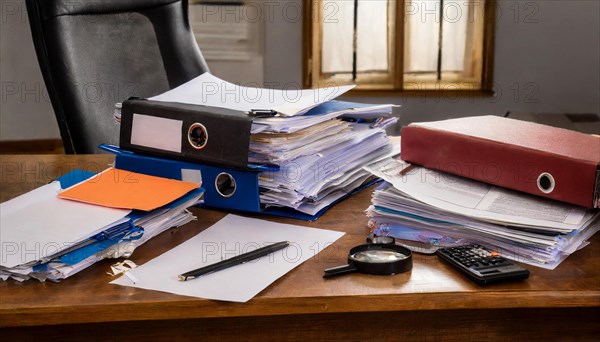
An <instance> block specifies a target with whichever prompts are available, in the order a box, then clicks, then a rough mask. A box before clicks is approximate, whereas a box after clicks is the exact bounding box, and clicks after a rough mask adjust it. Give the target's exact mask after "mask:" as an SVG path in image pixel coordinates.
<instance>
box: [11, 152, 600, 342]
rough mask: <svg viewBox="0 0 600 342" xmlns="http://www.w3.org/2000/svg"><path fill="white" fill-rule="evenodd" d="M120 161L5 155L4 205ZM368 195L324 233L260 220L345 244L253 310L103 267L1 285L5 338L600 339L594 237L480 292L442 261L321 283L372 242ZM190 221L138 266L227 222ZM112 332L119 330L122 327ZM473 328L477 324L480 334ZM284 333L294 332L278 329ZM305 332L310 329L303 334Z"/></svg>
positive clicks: (334, 214) (214, 214) (424, 259)
mask: <svg viewBox="0 0 600 342" xmlns="http://www.w3.org/2000/svg"><path fill="white" fill-rule="evenodd" d="M112 160H113V157H112V156H109V155H93V156H64V155H61V156H48V155H46V156H0V172H1V173H0V186H1V187H0V189H1V191H0V200H1V201H2V202H4V201H6V200H8V199H10V198H13V197H15V196H18V195H20V194H22V193H24V192H26V191H29V190H31V189H34V188H36V187H39V186H41V185H43V184H46V183H47V182H48V181H50V180H51V179H53V178H55V177H57V176H59V175H61V174H64V173H65V172H68V171H70V170H72V169H74V168H80V169H85V170H89V171H100V170H103V169H105V168H106V167H107V165H108V164H109V163H110V162H111V161H112ZM370 195H371V191H363V192H361V193H360V194H358V195H356V196H354V197H352V198H350V199H348V200H346V201H344V202H342V203H339V204H338V205H336V206H335V207H333V208H332V209H331V210H330V211H329V212H327V213H326V214H325V215H324V216H323V217H322V218H320V219H319V220H317V221H316V222H305V221H299V220H293V219H283V218H273V217H260V218H263V219H266V220H270V221H276V222H282V223H291V224H297V225H302V226H308V227H319V228H327V229H333V230H339V231H344V232H346V235H344V236H343V237H342V238H341V239H340V240H338V241H337V242H336V243H334V244H333V245H331V246H330V247H328V248H326V249H325V250H323V251H322V252H321V253H319V254H317V255H316V256H314V257H313V258H311V259H309V260H308V261H306V262H305V263H304V264H302V265H300V266H299V267H297V268H296V269H294V270H293V271H292V272H290V273H288V274H287V275H285V276H284V277H282V278H281V279H279V280H278V281H276V282H275V283H273V284H272V285H271V286H269V287H268V288H267V289H265V290H264V291H263V292H261V293H260V294H259V295H258V296H257V297H255V298H254V299H252V300H251V301H249V302H248V303H227V302H219V301H212V300H205V299H198V298H191V297H184V296H178V295H173V294H168V293H162V292H155V291H148V290H143V289H136V288H130V287H122V286H118V285H110V284H108V283H109V282H110V281H111V280H112V279H113V278H112V277H111V276H109V275H108V274H107V273H106V272H107V271H109V265H110V264H112V263H114V262H115V260H114V259H113V260H104V261H102V262H100V263H98V264H95V265H93V266H91V267H90V268H88V269H86V270H84V271H82V272H80V273H79V274H76V275H75V276H73V277H71V278H68V279H66V280H64V281H63V282H61V283H58V284H56V283H51V282H46V283H40V282H38V281H35V280H34V281H27V282H23V283H18V282H15V281H12V280H9V281H5V282H0V329H1V331H0V333H9V334H17V336H19V334H20V333H23V332H25V333H28V334H31V333H34V332H37V333H38V334H44V336H46V337H48V336H54V337H57V338H59V337H64V336H59V335H56V334H57V333H56V329H54V328H52V329H51V328H45V327H44V326H48V325H61V327H63V328H64V329H66V327H69V329H71V331H73V332H75V333H77V332H78V331H79V332H82V331H87V330H85V329H89V328H91V327H95V328H96V330H98V334H100V335H96V336H103V335H102V334H108V335H106V336H115V334H117V335H118V334H119V332H120V333H122V334H123V336H127V335H131V332H132V331H136V332H137V333H138V334H141V335H139V336H142V335H143V333H142V332H146V333H148V331H150V330H148V328H149V327H152V326H153V325H154V324H156V323H155V322H161V327H162V328H161V331H162V334H165V335H160V334H157V333H156V332H154V333H151V334H150V333H149V335H148V336H152V337H156V338H159V337H165V338H169V337H172V336H173V335H172V334H173V333H174V332H182V329H181V327H182V326H185V327H186V329H185V331H186V332H187V333H191V332H194V333H202V334H204V336H209V335H207V334H209V332H212V333H213V334H212V335H210V336H220V338H223V337H229V338H231V337H236V336H238V337H239V336H245V337H249V336H258V337H259V339H264V338H265V337H267V338H269V337H271V338H272V337H275V338H277V337H278V336H279V337H284V338H297V337H307V336H308V337H311V336H313V337H317V339H320V337H324V336H325V335H321V334H327V335H326V336H328V337H332V336H337V337H345V338H351V339H355V338H359V337H361V336H362V337H373V336H375V337H379V338H389V337H398V338H399V337H404V338H406V339H413V338H414V339H421V338H418V337H423V338H431V337H436V336H438V337H439V336H441V335H439V334H441V333H444V334H448V333H449V331H451V330H456V329H458V330H456V331H462V333H461V334H462V335H460V336H462V338H460V339H464V338H466V337H470V338H474V337H476V338H479V337H485V338H489V337H497V338H500V337H503V336H522V337H528V336H530V335H528V334H530V333H531V329H536V337H542V336H557V335H556V334H567V335H564V336H571V337H578V338H584V339H585V338H587V337H592V336H596V337H597V336H598V333H599V332H600V325H599V323H598V322H599V320H598V319H597V317H600V316H598V315H597V314H598V313H600V237H599V236H597V235H596V236H595V237H593V238H592V239H591V244H590V245H589V246H587V247H585V248H584V249H583V250H580V251H578V252H576V253H574V254H573V255H571V256H570V257H569V258H568V259H567V260H566V261H565V262H563V263H562V264H561V265H560V266H559V267H558V268H557V269H556V270H554V271H549V270H544V269H541V268H536V267H532V266H526V267H527V268H528V269H529V270H530V271H531V275H530V278H529V279H528V280H526V281H522V282H513V283H504V284H496V285H490V286H486V287H480V286H478V285H476V284H474V283H472V282H471V281H469V280H467V279H465V278H464V277H463V276H462V275H460V274H458V273H457V272H456V271H455V270H454V269H452V268H451V267H449V266H447V265H446V264H444V263H442V262H440V261H439V260H438V259H437V257H436V256H428V255H419V254H416V255H415V256H414V267H413V270H412V271H411V272H409V273H405V274H399V275H395V276H368V275H360V274H353V275H348V276H343V277H339V278H334V279H328V280H325V279H323V278H322V275H323V270H324V269H325V268H327V267H331V266H335V265H340V264H342V263H344V262H345V260H346V256H347V252H348V250H349V249H350V247H352V246H355V245H357V244H360V243H363V241H364V239H365V237H366V235H367V233H368V228H367V227H366V223H367V218H366V216H365V213H364V210H365V209H366V208H367V206H368V205H369V203H370ZM192 211H193V212H194V214H195V215H196V216H197V217H198V221H196V222H192V223H189V224H187V225H185V226H183V227H180V228H177V229H171V230H169V231H167V232H165V233H163V234H161V235H159V236H158V237H156V238H154V239H152V240H151V241H149V242H148V243H146V244H145V245H143V246H141V247H140V248H138V249H137V250H136V251H135V253H134V254H133V256H132V257H131V260H133V261H134V262H136V263H137V264H143V263H145V262H146V261H148V260H150V259H152V258H154V257H156V256H158V255H160V254H161V253H164V252H165V251H167V250H169V249H170V248H172V247H174V246H176V245H177V244H180V243H182V242H184V241H186V240H187V239H189V238H191V237H192V236H194V235H196V234H198V233H199V232H200V231H202V230H203V229H205V228H207V227H209V226H210V225H212V224H213V223H215V222H217V221H218V220H219V219H221V218H222V217H224V216H225V215H226V214H227V213H226V212H222V211H216V210H209V209H200V208H194V209H192ZM256 217H258V216H256ZM303 252H306V253H313V254H314V252H313V251H303ZM390 320H391V321H390ZM397 320H401V322H403V323H402V324H400V325H398V326H396V324H392V327H393V328H390V329H387V328H386V329H381V325H382V324H383V325H386V324H389V322H392V323H393V322H396V321H397ZM111 322H112V323H115V322H120V323H119V324H117V325H118V326H119V328H115V327H114V325H111V324H110V323H111ZM153 322H154V323H153ZM192 322H194V323H195V324H191V323H192ZM473 322H477V324H476V326H477V327H478V328H476V327H475V326H474V325H473ZM500 322H504V323H502V324H501V323H500ZM88 323H92V324H88ZM232 323H235V324H234V325H232ZM566 323H568V324H567V325H566V326H565V324H566ZM190 324H191V325H190ZM407 325H408V326H410V327H408V326H407ZM190 326H194V328H193V329H192V328H190ZM267 326H271V328H269V329H267V328H266V327H267ZM283 326H286V327H289V329H288V330H280V329H283V328H281V327H283ZM108 327H110V328H108ZM303 327H304V328H306V327H311V328H310V329H308V330H306V331H304V330H303V329H304V328H303ZM357 327H360V329H358V328H357ZM198 329H200V330H198ZM241 329H242V330H241ZM286 329H287V328H286ZM398 329H402V330H398ZM424 329H425V330H424ZM460 329H463V330H460ZM382 330H383V332H382ZM59 331H63V330H60V329H59ZM265 331H266V332H265ZM350 331H352V333H350ZM307 332H308V334H309V335H306V334H307ZM53 333H54V334H55V335H52V334H53ZM265 334H267V335H265ZM373 334H375V335H373ZM415 334H417V335H415ZM519 334H521V335H519ZM571 334H575V335H571ZM444 336H446V335H444ZM460 336H459V337H460Z"/></svg>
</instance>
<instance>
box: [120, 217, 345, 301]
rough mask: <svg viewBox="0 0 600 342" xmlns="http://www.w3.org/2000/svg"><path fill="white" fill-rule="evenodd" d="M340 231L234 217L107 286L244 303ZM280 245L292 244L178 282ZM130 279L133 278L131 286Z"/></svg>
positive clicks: (307, 257)
mask: <svg viewBox="0 0 600 342" xmlns="http://www.w3.org/2000/svg"><path fill="white" fill-rule="evenodd" d="M342 235H344V233H343V232H337V231H331V230H324V229H316V228H308V227H302V226H295V225H290V224H281V223H274V222H269V221H264V220H258V219H251V218H246V217H241V216H237V215H231V214H230V215H227V216H226V217H225V218H223V219H222V220H220V221H219V222H217V223H216V224H214V225H213V226H212V227H210V228H208V229H206V230H205V231H203V232H201V233H200V234H198V235H196V236H195V237H193V238H191V239H189V240H188V241H186V242H184V243H182V244H181V245H179V246H177V247H175V248H173V249H172V250H170V251H168V252H166V253H164V254H163V255H161V256H159V257H157V258H155V259H153V260H151V261H149V262H147V263H146V264H144V265H142V266H140V267H138V268H136V269H133V270H131V271H129V272H128V274H129V275H131V276H132V277H127V276H122V277H121V278H119V279H117V280H115V281H113V282H112V283H111V284H118V285H124V286H133V287H138V288H143V289H149V290H157V291H163V292H170V293H175V294H180V295H185V296H193V297H201V298H207V299H216V300H226V301H233V302H246V301H248V300H250V299H251V298H252V297H254V296H255V295H256V294H258V293H259V292H261V291H262V290H263V289H265V288H266V287H267V286H269V285H270V284H271V283H273V282H274V281H275V280H277V279H278V278H280V277H281V276H283V275H285V274H286V273H287V272H289V271H291V270H292V269H294V268H295V267H296V266H298V265H300V264H301V263H303V262H304V261H306V260H308V259H309V258H311V257H313V256H314V255H315V254H316V253H317V252H319V251H321V250H323V249H324V248H326V247H327V246H329V245H330V244H331V243H333V242H334V241H336V240H337V239H339V238H340V237H341V236H342ZM279 241H290V242H291V244H290V246H288V247H286V248H284V249H282V250H279V251H277V252H275V253H272V254H270V255H267V256H264V257H262V258H260V259H257V260H254V261H250V262H248V263H245V264H242V265H238V266H234V267H231V268H228V269H225V270H222V271H219V272H215V273H212V274H207V275H204V276H201V277H198V278H195V279H192V280H188V281H184V282H182V281H179V280H178V279H177V276H178V275H179V274H182V273H185V272H188V271H191V270H194V269H197V268H200V267H203V266H206V265H210V264H213V263H216V262H218V261H221V260H223V259H229V258H231V257H233V256H235V255H238V254H241V253H245V252H249V251H251V250H254V249H257V248H259V247H263V246H265V245H268V244H272V243H275V242H279ZM131 278H133V279H135V280H136V282H135V283H133V281H132V280H131Z"/></svg>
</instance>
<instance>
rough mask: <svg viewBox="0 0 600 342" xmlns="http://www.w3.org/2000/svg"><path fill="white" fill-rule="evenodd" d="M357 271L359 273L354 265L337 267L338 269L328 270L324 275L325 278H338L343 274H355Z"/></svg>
mask: <svg viewBox="0 0 600 342" xmlns="http://www.w3.org/2000/svg"><path fill="white" fill-rule="evenodd" d="M356 271H357V269H356V267H354V265H342V266H336V267H332V268H328V269H326V270H325V274H324V275H323V278H332V277H337V276H339V275H342V274H348V273H354V272H356Z"/></svg>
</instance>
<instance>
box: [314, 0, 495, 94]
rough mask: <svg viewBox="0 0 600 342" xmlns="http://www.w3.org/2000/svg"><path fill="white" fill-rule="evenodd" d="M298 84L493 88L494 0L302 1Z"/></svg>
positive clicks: (383, 88)
mask: <svg viewBox="0 0 600 342" xmlns="http://www.w3.org/2000/svg"><path fill="white" fill-rule="evenodd" d="M304 6H305V7H304V10H305V21H304V83H305V86H307V87H318V86H327V85H332V84H349V83H355V84H357V89H362V90H406V91H413V90H484V91H486V90H491V85H492V79H491V70H492V65H491V63H492V57H493V54H492V52H493V51H492V47H493V39H494V35H493V29H494V16H495V1H494V0H305V2H304Z"/></svg>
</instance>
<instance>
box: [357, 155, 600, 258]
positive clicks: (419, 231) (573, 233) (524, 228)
mask: <svg viewBox="0 0 600 342" xmlns="http://www.w3.org/2000/svg"><path fill="white" fill-rule="evenodd" d="M366 169H367V170H369V171H370V172H372V173H373V174H375V175H377V176H379V177H381V178H383V179H384V180H386V182H387V183H385V184H383V185H382V186H380V187H379V189H377V190H376V191H375V192H374V194H373V198H372V206H370V207H369V209H368V210H367V215H368V216H369V217H370V218H371V220H370V222H369V225H370V227H371V228H372V229H373V230H374V233H375V234H377V235H391V236H394V237H396V238H399V239H402V240H409V241H414V242H419V243H425V244H430V245H436V246H439V247H446V246H454V245H461V244H466V243H471V242H472V243H480V244H482V245H486V246H489V247H491V248H494V249H496V250H498V251H499V252H501V253H502V254H503V256H504V257H506V258H509V259H513V260H516V261H519V262H523V263H526V264H530V265H534V266H538V267H542V268H546V269H554V268H555V267H557V266H558V265H559V264H560V263H561V262H562V261H563V260H565V258H567V257H568V256H569V255H570V254H571V253H573V252H575V251H577V250H578V249H580V248H583V247H585V246H586V245H587V243H588V242H587V241H586V240H587V239H589V238H590V237H591V236H592V235H593V234H594V233H596V232H597V231H598V230H599V229H600V220H599V219H598V215H599V212H598V211H597V210H593V209H586V208H584V207H580V206H576V205H570V204H567V203H562V202H558V201H554V200H551V199H546V198H542V197H537V196H533V195H529V194H524V193H520V192H517V191H514V190H510V189H505V188H500V187H496V186H493V185H490V184H486V183H483V182H479V181H475V180H471V179H467V178H462V177H458V176H454V175H450V174H447V173H443V172H438V171H433V170H430V169H426V168H423V167H417V166H415V165H410V164H407V163H405V162H403V161H401V160H397V159H392V158H388V159H385V160H382V161H380V162H377V163H374V164H372V165H369V166H367V167H366Z"/></svg>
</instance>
